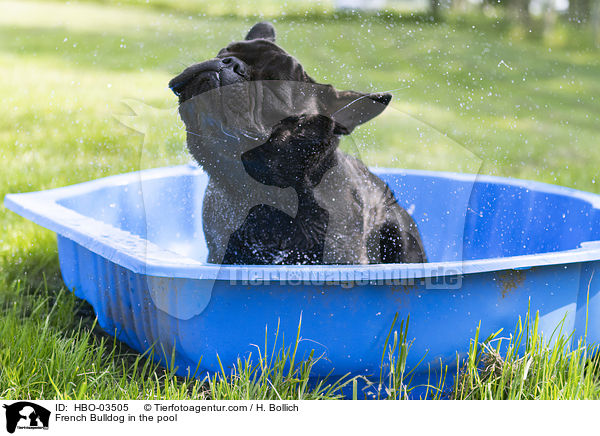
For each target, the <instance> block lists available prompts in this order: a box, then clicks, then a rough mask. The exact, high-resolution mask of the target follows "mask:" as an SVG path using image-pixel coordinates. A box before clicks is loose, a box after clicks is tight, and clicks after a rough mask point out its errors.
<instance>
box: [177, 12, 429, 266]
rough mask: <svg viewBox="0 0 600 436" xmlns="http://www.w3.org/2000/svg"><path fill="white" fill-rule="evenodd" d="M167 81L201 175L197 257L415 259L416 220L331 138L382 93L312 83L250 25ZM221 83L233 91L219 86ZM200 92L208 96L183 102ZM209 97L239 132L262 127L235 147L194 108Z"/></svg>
mask: <svg viewBox="0 0 600 436" xmlns="http://www.w3.org/2000/svg"><path fill="white" fill-rule="evenodd" d="M261 81H266V82H261ZM254 84H259V85H260V88H259V89H260V92H262V94H260V95H261V96H262V95H265V96H269V98H262V100H260V101H261V102H262V103H261V106H260V108H258V106H257V105H256V101H257V99H256V98H254V99H253V100H252V104H250V105H249V106H248V107H251V108H255V109H254V112H253V113H252V114H250V117H248V113H247V112H248V111H247V110H245V108H246V106H244V105H243V104H242V101H243V99H244V98H245V97H248V98H250V99H252V95H254V94H252V95H251V93H248V96H247V95H246V94H245V93H244V92H243V91H244V90H246V89H247V88H245V86H246V85H248V86H249V85H254ZM298 85H300V87H298ZM304 85H306V87H305V89H302V88H303V86H304ZM169 86H170V88H171V89H172V90H173V92H174V93H175V94H176V95H177V96H178V97H179V104H180V114H181V117H182V119H183V121H184V123H185V125H186V129H187V132H188V136H187V145H188V149H189V150H190V153H191V154H192V156H193V157H194V158H195V159H196V160H197V161H198V163H199V164H200V165H201V166H202V167H203V168H204V170H205V171H206V172H207V173H208V175H209V186H208V188H207V191H206V193H205V197H204V203H203V224H204V232H205V236H206V240H207V244H208V248H209V256H208V261H209V262H212V263H223V264H263V265H266V264H367V263H422V262H426V261H427V258H426V255H425V251H424V248H423V243H422V241H421V237H420V235H419V232H418V229H417V225H416V223H415V222H414V220H413V219H412V218H411V216H410V215H409V214H408V213H407V212H406V211H405V210H404V209H403V208H402V207H400V205H399V204H398V202H397V201H396V198H395V197H394V195H393V193H392V191H391V190H390V189H389V187H388V186H387V184H386V183H384V182H383V181H382V180H381V179H380V178H379V177H377V176H375V175H374V174H372V173H371V172H370V171H369V170H368V168H367V167H366V166H365V165H364V164H363V163H362V162H360V161H359V160H358V159H356V158H354V157H351V156H349V155H347V154H345V153H343V152H342V151H340V150H339V149H338V145H339V142H340V136H341V135H347V134H349V133H351V132H352V130H353V129H354V128H355V127H356V126H357V125H359V124H362V123H364V122H366V121H368V120H370V119H371V118H373V117H374V116H377V115H378V114H379V113H381V112H382V111H383V110H384V109H385V107H386V106H387V105H388V103H389V102H390V100H391V95H389V94H385V93H372V94H368V93H367V94H365V93H358V92H354V91H338V90H336V89H335V88H333V87H332V86H330V85H320V84H317V83H316V82H315V81H314V80H313V79H312V78H311V77H309V76H308V74H306V72H305V71H304V69H303V68H302V66H301V65H300V63H299V62H298V61H297V60H296V59H294V58H293V57H292V56H290V55H289V54H287V53H286V52H285V51H284V50H283V49H282V48H280V47H279V46H277V45H276V44H275V30H274V28H273V26H272V25H271V24H270V23H258V24H256V25H255V26H254V27H253V28H252V29H251V30H250V32H249V33H248V35H247V36H246V40H245V41H240V42H235V43H232V44H230V45H229V46H228V47H227V48H225V49H223V50H221V51H220V52H219V54H218V55H217V57H216V58H214V59H211V60H208V61H205V62H201V63H198V64H195V65H192V66H190V67H188V68H187V69H185V70H184V71H183V72H182V73H181V74H180V75H178V76H177V77H175V78H174V79H172V80H171V82H170V83H169ZM257 86H258V85H257ZM236 87H237V88H236ZM227 89H234V90H236V92H232V93H230V94H226V93H221V91H223V92H224V91H225V90H227ZM307 91H308V92H307ZM215 93H218V95H217V97H218V98H217V97H215V95H216V94H215ZM307 94H308V95H307ZM207 96H208V97H210V98H211V99H212V100H211V102H212V103H209V104H204V106H203V105H202V104H196V105H195V106H194V105H192V104H191V103H190V102H191V101H193V100H195V99H198V98H203V97H206V98H208V97H207ZM225 96H226V98H225ZM273 96H275V97H273ZM236 99H239V102H236V101H235V100H236ZM232 100H233V101H232ZM215 101H216V102H218V103H217V105H223V107H224V109H223V108H222V110H224V111H233V112H236V111H239V117H238V118H236V119H238V120H241V121H238V124H241V125H238V126H237V127H236V128H237V130H239V131H240V132H244V131H251V130H252V131H259V132H262V133H263V134H262V139H261V140H258V142H259V144H250V145H245V146H242V145H241V144H244V141H241V140H240V139H239V138H241V137H242V135H237V136H238V138H236V135H235V134H234V135H232V134H231V133H228V132H227V130H226V129H225V128H224V127H223V126H224V124H223V123H222V122H221V123H220V124H219V123H215V121H214V118H215V117H214V116H213V115H210V116H208V115H203V114H200V113H198V111H202V109H199V108H202V107H208V108H210V109H211V110H212V109H213V108H214V102H215ZM257 108H258V109H257ZM225 117H227V115H226V116H225ZM217 118H218V117H217ZM206 119H209V120H210V123H208V122H207V121H206ZM245 120H248V121H245ZM273 120H275V121H273ZM215 124H217V125H219V129H216V130H215V132H217V133H216V134H213V133H212V130H211V127H210V126H213V125H215ZM250 125H252V126H250ZM207 126H208V127H207ZM250 127H252V128H250ZM209 130H211V131H210V132H209ZM234 130H235V129H234ZM221 132H222V133H223V135H221V136H218V135H220V134H221ZM265 132H266V133H265ZM243 135H244V136H246V137H249V138H251V137H252V136H251V135H247V134H244V133H243ZM258 136H261V135H258ZM231 137H233V138H234V140H232V139H230V138H231ZM244 139H245V138H244ZM254 139H257V138H254ZM248 141H249V143H251V142H252V141H251V140H247V141H246V142H248ZM232 144H233V145H232Z"/></svg>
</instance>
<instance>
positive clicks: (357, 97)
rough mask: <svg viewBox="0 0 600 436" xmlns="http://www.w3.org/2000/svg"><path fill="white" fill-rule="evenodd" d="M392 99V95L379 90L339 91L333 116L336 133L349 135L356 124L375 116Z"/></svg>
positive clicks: (332, 112) (334, 104) (332, 111)
mask: <svg viewBox="0 0 600 436" xmlns="http://www.w3.org/2000/svg"><path fill="white" fill-rule="evenodd" d="M391 100H392V95H391V94H387V93H383V92H377V93H372V94H364V93H361V92H356V91H337V92H336V98H335V102H334V103H333V107H331V106H330V109H333V110H331V117H332V118H333V120H334V121H335V130H334V133H335V134H336V135H349V134H350V133H352V131H353V130H354V128H355V127H356V126H359V125H360V124H363V123H366V122H367V121H369V120H371V119H373V118H375V117H376V116H377V115H379V114H380V113H381V112H383V111H384V109H385V108H386V107H387V105H388V104H389V103H390V101H391Z"/></svg>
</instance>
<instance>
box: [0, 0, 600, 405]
mask: <svg viewBox="0 0 600 436" xmlns="http://www.w3.org/2000/svg"><path fill="white" fill-rule="evenodd" d="M363 3H365V2H360V1H357V0H354V1H353V0H345V1H342V0H339V1H338V2H337V3H334V2H328V1H325V2H320V1H310V2H300V1H294V0H288V1H287V2H276V1H274V0H257V1H233V2H214V1H208V0H200V1H193V0H99V1H68V2H51V1H38V2H29V1H0V111H1V114H2V116H1V117H0V159H1V161H2V171H0V197H2V198H3V197H4V195H5V194H6V193H9V192H26V191H34V190H41V189H47V188H53V187H58V186H64V185H68V184H73V183H78V182H82V181H85V180H90V179H94V178H98V177H102V176H106V175H110V174H117V173H122V172H126V171H133V170H138V169H140V168H146V167H151V166H160V165H165V164H170V163H175V162H185V161H187V160H189V157H188V156H187V154H186V151H185V145H184V132H183V130H182V126H181V124H180V122H179V121H178V118H177V113H176V109H175V105H176V98H175V96H174V95H173V94H172V93H171V92H170V90H169V89H168V88H167V83H168V81H169V79H170V78H172V77H173V76H174V75H176V74H178V73H179V72H180V71H181V70H182V69H183V68H185V67H186V66H188V65H190V64H192V63H194V62H197V61H201V60H205V59H207V58H209V57H213V56H214V55H215V54H216V53H217V52H218V50H219V49H220V48H222V47H224V46H225V45H226V44H228V43H229V42H231V41H232V40H238V39H242V38H243V37H244V35H245V33H246V32H247V30H248V29H249V28H250V26H251V25H252V24H254V23H255V22H257V21H261V20H265V19H268V20H270V21H272V22H273V23H274V24H275V26H276V29H277V31H278V43H279V44H280V45H281V46H282V47H284V48H285V49H286V50H287V51H288V52H290V53H291V54H293V55H294V56H295V57H297V58H298V59H299V60H300V61H301V62H302V64H303V65H304V67H305V68H306V70H307V71H308V73H309V74H310V75H311V76H312V77H313V78H315V79H316V80H317V81H319V82H324V83H331V84H333V85H334V86H336V87H337V88H340V89H354V90H360V91H368V90H371V91H384V90H394V91H393V94H394V99H393V101H392V105H391V106H392V107H391V108H390V109H388V110H386V111H385V112H384V114H383V115H382V116H381V117H379V118H378V119H377V120H375V121H374V122H372V123H369V124H368V125H365V126H364V127H362V128H361V129H359V130H358V131H357V132H356V134H355V135H354V136H353V137H352V139H348V140H346V141H345V142H344V147H346V149H348V150H349V151H352V152H355V153H358V154H359V155H360V156H361V157H362V158H363V159H364V160H365V161H366V162H368V163H369V164H373V165H384V166H397V167H407V168H427V169H442V170H443V169H445V170H458V171H469V172H481V173H485V174H494V175H501V176H510V177H519V178H528V179H535V180H539V181H544V182H549V183H556V184H561V185H565V186H570V187H574V188H578V189H583V190H588V191H592V192H596V193H600V188H599V187H598V184H599V183H598V180H597V179H598V172H599V171H598V167H599V164H600V147H599V145H600V144H599V138H600V119H599V118H600V49H599V45H600V35H599V33H600V32H599V28H600V18H599V16H600V6H599V3H600V2H598V1H597V0H571V1H569V0H499V1H498V0H484V1H479V2H475V1H471V0H452V1H450V0H444V1H442V0H440V1H438V0H427V1H408V0H406V1H392V0H389V1H385V0H375V1H374V2H373V1H372V2H366V3H368V4H366V5H365V4H363ZM124 102H129V104H128V105H126V104H124ZM131 108H133V109H134V111H132V109H131ZM134 112H135V113H137V114H138V115H137V117H134V118H127V117H128V116H131V115H133V114H134ZM119 120H122V121H124V123H125V124H127V125H133V126H136V129H137V130H136V129H131V128H128V127H126V126H125V125H124V124H123V122H120V121H119ZM127 120H129V121H127ZM140 130H142V131H145V132H146V134H145V135H144V134H142V133H140V132H139V131H140ZM0 225H1V226H2V228H3V229H4V231H3V232H2V233H0V308H8V307H12V304H13V303H14V302H15V301H21V303H20V304H22V305H23V306H24V307H34V306H35V307H37V306H36V304H37V301H38V297H32V299H31V301H30V302H29V303H24V302H23V301H25V300H19V298H26V297H23V295H27V293H28V292H29V293H31V292H33V290H36V289H39V288H44V289H49V290H51V291H52V290H57V289H60V288H61V287H62V286H63V285H62V281H61V279H60V273H59V269H58V259H57V254H56V243H55V237H54V234H53V233H51V232H49V231H47V230H45V229H42V228H40V227H38V226H36V225H34V224H32V223H30V222H28V221H26V220H24V219H22V218H20V217H18V216H17V215H15V214H13V213H12V212H9V211H8V210H6V209H5V208H0ZM32 295H33V294H32ZM52 298H54V297H52ZM27 301H29V300H27ZM28 305H29V306H28ZM48 307H49V308H51V307H52V306H51V305H50V306H48ZM68 307H71V306H68ZM2 310H5V309H2ZM48 310H49V311H50V312H52V310H54V309H48ZM34 312H35V311H33V313H34ZM6 313H7V312H0V363H2V362H4V363H5V364H6V365H12V366H14V365H16V364H17V363H15V362H17V361H14V360H11V359H12V357H9V354H7V353H9V351H6V350H8V349H9V348H10V347H9V344H10V343H11V341H13V340H14V336H11V335H13V333H10V334H8V333H2V332H3V331H5V332H9V331H10V332H13V331H14V323H15V320H14V318H11V317H8V316H7V315H5V314H6ZM68 315H69V314H66V313H63V314H62V315H61V316H62V318H61V320H62V321H60V322H61V323H63V324H60V323H59V324H57V325H59V326H63V327H64V325H65V324H64V323H67V322H71V321H67V319H68V318H69V316H68ZM48 316H50V315H49V314H48ZM20 319H21V321H20V322H22V323H23V324H22V325H23V328H22V329H23V330H26V329H27V328H29V329H32V325H34V324H35V323H36V322H39V320H36V317H35V316H34V315H32V312H31V311H28V310H26V311H25V312H24V315H23V316H22V317H21V318H20ZM56 322H58V321H56ZM3 323H4V324H3ZM32 323H34V324H32ZM47 324H48V321H46V325H47ZM3 325H4V327H5V328H6V330H2V328H3ZM35 325H37V324H35ZM63 327H61V328H59V330H60V329H62V328H63ZM33 330H34V331H35V328H33ZM61 338H62V339H61ZM48 340H49V341H50V339H48ZM61 340H65V338H64V337H63V336H61V335H58V336H57V339H56V341H61ZM48 347H49V349H52V347H54V348H56V347H57V344H56V343H51V342H50V343H49V344H48ZM59 348H60V347H59ZM2 350H4V351H2ZM3 353H4V354H3ZM66 353H67V354H66V356H67V357H66V358H65V365H68V364H69V354H68V351H67V352H66ZM3 359H6V360H3ZM31 359H34V360H35V359H36V357H35V356H34V357H31ZM0 366H1V365H0ZM56 371H57V373H59V372H60V371H61V368H60V366H59V367H57V369H56ZM50 373H52V372H50ZM50 373H49V374H50ZM6 374H7V373H6V372H4V373H2V368H1V367H0V394H2V393H4V394H5V393H6V392H7V391H6V389H10V386H16V385H17V384H18V383H24V382H23V381H22V380H21V381H19V382H17V380H20V379H19V378H18V377H17V378H11V379H10V380H11V381H10V382H8V384H7V383H5V382H6V380H7V379H6V378H5V379H4V380H3V379H2V377H3V376H4V377H6ZM52 374H54V373H52ZM67 382H68V381H67ZM7 386H9V387H7ZM42 386H43V383H42Z"/></svg>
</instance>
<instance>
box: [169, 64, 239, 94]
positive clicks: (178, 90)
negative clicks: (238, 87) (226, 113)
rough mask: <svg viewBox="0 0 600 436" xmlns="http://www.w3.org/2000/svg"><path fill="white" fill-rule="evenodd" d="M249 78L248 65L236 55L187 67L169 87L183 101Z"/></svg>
mask: <svg viewBox="0 0 600 436" xmlns="http://www.w3.org/2000/svg"><path fill="white" fill-rule="evenodd" d="M246 80H249V73H248V67H247V66H246V64H245V63H244V62H242V61H241V60H239V59H238V58H236V57H233V56H229V57H225V58H222V59H218V58H217V59H211V60H209V61H206V62H201V63H199V64H195V65H192V66H191V67H188V68H186V69H185V70H184V71H183V72H182V73H181V74H180V75H179V76H177V77H175V78H174V79H172V80H171V81H170V82H169V88H170V89H171V91H173V93H174V94H175V95H177V96H178V97H179V103H183V102H184V101H185V100H188V99H190V98H192V97H194V96H196V95H198V94H202V93H204V92H207V91H210V90H211V89H216V88H219V87H222V86H227V85H232V84H234V83H239V82H243V81H246Z"/></svg>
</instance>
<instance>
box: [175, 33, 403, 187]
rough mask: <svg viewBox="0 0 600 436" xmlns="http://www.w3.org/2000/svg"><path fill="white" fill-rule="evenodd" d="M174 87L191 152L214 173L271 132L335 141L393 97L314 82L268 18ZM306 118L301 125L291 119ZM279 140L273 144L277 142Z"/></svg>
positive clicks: (185, 73) (266, 139)
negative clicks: (279, 42) (281, 44)
mask: <svg viewBox="0 0 600 436" xmlns="http://www.w3.org/2000/svg"><path fill="white" fill-rule="evenodd" d="M169 87H170V88H171V90H173V92H174V93H175V94H176V95H177V96H178V97H179V113H180V115H181V118H182V120H183V122H184V124H185V126H186V130H187V144H188V148H189V150H190V152H191V154H192V156H193V157H194V158H195V159H196V160H197V161H198V162H199V163H200V164H201V165H202V166H203V167H205V169H206V170H208V171H209V172H211V171H212V172H213V174H214V173H215V172H217V173H221V174H223V175H226V176H227V175H228V172H227V171H224V169H223V167H224V166H227V162H228V161H231V162H238V163H239V162H240V159H241V156H242V154H243V153H245V152H247V151H249V150H251V149H253V148H256V147H257V146H259V145H261V144H265V145H266V144H267V143H268V142H269V140H270V139H269V138H271V136H272V135H276V136H277V138H283V137H286V138H292V137H293V135H292V134H291V133H292V132H295V133H297V134H299V135H303V134H306V133H307V132H308V131H310V134H309V136H310V137H311V138H317V137H319V136H320V137H321V138H322V140H323V141H324V142H327V143H330V142H331V143H335V144H337V142H336V141H330V139H331V138H334V137H339V135H347V134H349V133H351V132H352V130H354V128H355V127H356V126H358V125H359V124H362V123H364V122H366V121H368V120H370V119H372V118H373V117H375V116H377V115H378V114H380V113H381V112H382V111H383V110H384V109H385V107H386V106H387V105H388V103H389V102H390V100H391V95H390V94H385V93H360V92H355V91H338V90H336V89H335V88H334V87H333V86H331V85H324V84H319V83H316V82H315V80H313V79H312V78H311V77H310V76H309V75H308V74H307V73H306V71H305V70H304V68H303V67H302V65H301V64H300V63H299V62H298V61H297V60H296V59H295V58H294V57H292V56H291V55H289V54H288V53H287V52H286V51H285V50H283V49H282V48H281V47H279V46H278V45H277V44H275V29H274V28H273V26H272V25H271V24H270V23H258V24H256V25H255V26H254V27H252V29H250V32H248V35H247V36H246V39H245V40H244V41H239V42H234V43H232V44H230V45H228V46H227V47H226V48H224V49H222V50H221V51H220V52H219V53H218V55H217V56H216V57H215V58H213V59H210V60H207V61H204V62H201V63H197V64H194V65H192V66H190V67H188V68H186V69H185V70H184V71H183V72H182V73H181V74H179V75H178V76H176V77H175V78H173V79H172V80H171V81H170V82H169ZM306 114H309V115H308V116H309V118H310V122H309V123H308V124H306V121H307V119H306V116H307V115H306ZM317 115H322V116H323V117H324V118H327V119H328V120H329V121H330V123H327V122H324V121H323V120H324V118H318V117H316V116H317ZM284 120H285V121H284ZM303 121H304V122H305V123H304V127H301V126H296V127H298V128H296V127H295V126H293V125H292V124H293V122H296V123H302V122H303ZM329 124H331V125H329ZM307 125H309V126H310V128H309V129H308V130H306V126H307ZM321 127H322V128H323V130H322V131H320V132H319V131H317V130H318V128H321ZM286 129H287V130H286ZM284 130H286V131H287V133H285V134H284V133H283V131H284ZM277 138H272V141H271V144H275V143H280V142H281V141H280V139H277ZM315 140H316V139H315ZM311 141H312V139H311ZM272 146H273V147H275V146H274V145H272ZM325 148H327V147H325ZM230 168H231V167H230ZM230 168H229V169H230ZM229 175H230V174H229Z"/></svg>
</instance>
